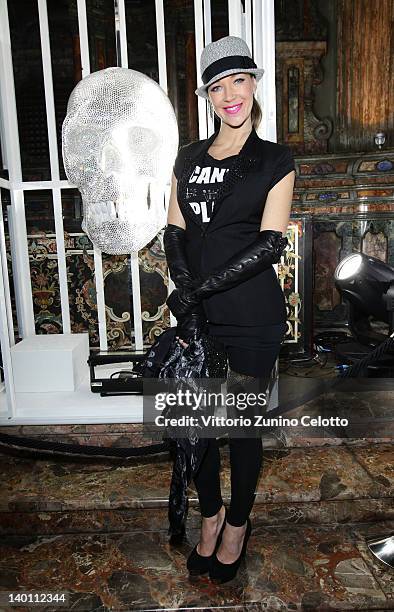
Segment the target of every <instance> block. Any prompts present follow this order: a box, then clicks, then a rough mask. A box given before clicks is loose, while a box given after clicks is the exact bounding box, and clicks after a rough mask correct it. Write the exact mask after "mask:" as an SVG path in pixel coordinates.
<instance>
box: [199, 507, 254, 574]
mask: <svg viewBox="0 0 394 612" xmlns="http://www.w3.org/2000/svg"><path fill="white" fill-rule="evenodd" d="M251 532H252V524H251V522H250V519H249V518H248V519H247V524H246V530H245V535H244V541H243V544H242V550H241V553H240V555H239V557H238V559H236V560H235V561H234V562H233V563H222V562H221V561H219V559H218V558H217V556H216V554H213V556H212V562H211V567H210V569H209V577H210V579H211V581H212V582H214V583H216V584H223V583H224V582H229V581H230V580H232V579H233V578H235V576H236V575H237V572H238V568H239V566H240V565H241V561H242V559H243V557H244V556H245V554H246V548H247V545H248V540H249V536H250V534H251Z"/></svg>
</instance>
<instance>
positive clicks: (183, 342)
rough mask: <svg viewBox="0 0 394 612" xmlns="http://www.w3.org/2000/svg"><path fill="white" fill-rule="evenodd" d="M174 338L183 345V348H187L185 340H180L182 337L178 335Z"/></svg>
mask: <svg viewBox="0 0 394 612" xmlns="http://www.w3.org/2000/svg"><path fill="white" fill-rule="evenodd" d="M175 338H176V339H177V340H178V342H179V344H180V345H181V346H182V347H183V348H187V347H188V346H189V345H188V344H186V342H185V341H184V340H182V338H180V337H179V336H175Z"/></svg>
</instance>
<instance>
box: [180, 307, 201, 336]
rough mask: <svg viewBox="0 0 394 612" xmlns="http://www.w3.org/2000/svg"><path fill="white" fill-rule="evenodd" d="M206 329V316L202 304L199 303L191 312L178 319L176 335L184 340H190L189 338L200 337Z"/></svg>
mask: <svg viewBox="0 0 394 612" xmlns="http://www.w3.org/2000/svg"><path fill="white" fill-rule="evenodd" d="M206 330H207V317H206V315H205V312H204V309H203V307H202V304H199V305H198V306H196V307H195V308H194V309H193V312H189V313H187V314H186V315H184V316H183V317H182V318H181V319H180V320H179V321H178V325H177V330H176V335H177V336H179V337H180V338H181V339H182V340H184V341H185V342H190V340H198V339H199V338H201V335H202V334H203V332H204V331H206Z"/></svg>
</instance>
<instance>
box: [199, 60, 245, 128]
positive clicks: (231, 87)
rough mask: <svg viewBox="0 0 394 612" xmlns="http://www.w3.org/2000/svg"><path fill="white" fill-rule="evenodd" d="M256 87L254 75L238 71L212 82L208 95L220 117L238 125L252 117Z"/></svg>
mask: <svg viewBox="0 0 394 612" xmlns="http://www.w3.org/2000/svg"><path fill="white" fill-rule="evenodd" d="M256 88H257V83H256V79H255V78H254V76H252V75H251V74H249V73H247V72H238V73H237V74H230V75H229V76H226V77H223V78H222V79H220V80H219V81H216V82H215V83H212V85H210V86H209V87H208V97H209V99H210V101H211V102H212V105H213V109H214V111H215V113H216V115H217V116H218V117H219V119H221V120H222V121H224V122H225V123H227V124H228V125H231V126H234V127H238V126H240V125H242V124H243V123H244V122H245V121H246V119H248V118H249V117H250V113H251V111H252V106H253V94H254V93H255V91H256Z"/></svg>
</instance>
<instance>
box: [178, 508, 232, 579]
mask: <svg viewBox="0 0 394 612" xmlns="http://www.w3.org/2000/svg"><path fill="white" fill-rule="evenodd" d="M226 516H227V508H226V507H225V508H224V519H223V524H222V526H221V528H220V531H219V533H218V537H217V540H216V544H215V548H214V551H213V553H212V555H209V556H208V557H207V556H203V555H200V554H199V553H198V552H197V546H198V543H197V544H196V545H195V547H194V548H193V550H192V552H191V553H190V555H189V556H188V558H187V562H186V567H187V569H188V570H189V574H190V575H191V576H201V575H202V574H206V573H207V572H209V568H210V566H211V561H212V557H213V556H214V554H215V553H216V551H217V549H218V548H219V546H220V542H221V540H222V535H223V531H224V527H225V525H226Z"/></svg>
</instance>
